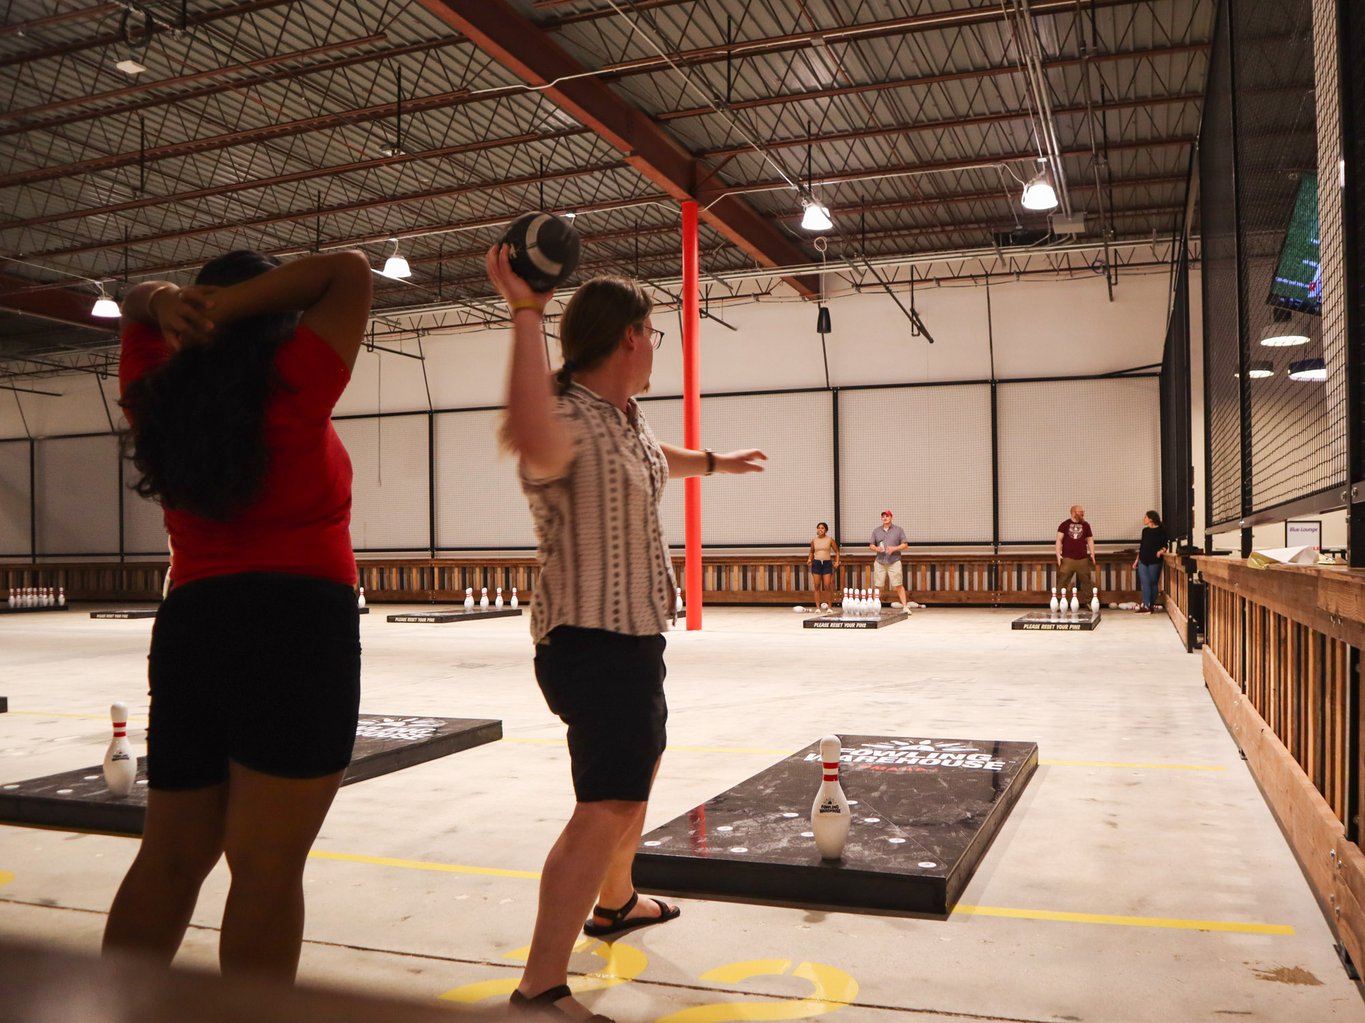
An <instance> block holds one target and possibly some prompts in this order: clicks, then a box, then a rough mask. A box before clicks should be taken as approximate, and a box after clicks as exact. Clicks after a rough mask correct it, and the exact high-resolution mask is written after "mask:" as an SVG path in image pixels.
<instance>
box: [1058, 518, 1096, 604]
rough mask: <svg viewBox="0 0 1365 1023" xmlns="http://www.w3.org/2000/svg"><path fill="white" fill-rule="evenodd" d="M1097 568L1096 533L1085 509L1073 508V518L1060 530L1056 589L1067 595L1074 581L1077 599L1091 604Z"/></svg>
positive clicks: (1063, 524) (1065, 522)
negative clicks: (1086, 516)
mask: <svg viewBox="0 0 1365 1023" xmlns="http://www.w3.org/2000/svg"><path fill="white" fill-rule="evenodd" d="M1094 567H1095V533H1094V531H1093V530H1091V528H1090V523H1089V522H1086V521H1085V509H1084V508H1083V507H1081V506H1080V505H1079V504H1073V505H1072V506H1071V518H1069V519H1067V520H1066V521H1064V522H1063V523H1062V524H1061V525H1060V526H1058V527H1057V587H1058V589H1059V590H1061V592H1062V593H1066V590H1067V587H1069V586H1070V585H1071V582H1072V580H1073V579H1074V580H1075V581H1076V587H1077V591H1078V592H1077V599H1079V600H1080V602H1081V604H1083V605H1084V604H1089V603H1090V596H1091V592H1090V591H1091V588H1092V587H1093V585H1094V584H1093V583H1092V582H1091V579H1092V578H1093V576H1092V575H1091V574H1090V570H1091V569H1092V568H1094Z"/></svg>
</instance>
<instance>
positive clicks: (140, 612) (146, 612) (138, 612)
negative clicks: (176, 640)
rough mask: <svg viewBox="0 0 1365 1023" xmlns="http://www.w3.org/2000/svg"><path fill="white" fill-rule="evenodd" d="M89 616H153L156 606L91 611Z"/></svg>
mask: <svg viewBox="0 0 1365 1023" xmlns="http://www.w3.org/2000/svg"><path fill="white" fill-rule="evenodd" d="M90 617H91V618H100V619H105V618H118V619H123V618H155V617H156V608H154V607H130V608H128V609H127V610H126V611H91V612H90Z"/></svg>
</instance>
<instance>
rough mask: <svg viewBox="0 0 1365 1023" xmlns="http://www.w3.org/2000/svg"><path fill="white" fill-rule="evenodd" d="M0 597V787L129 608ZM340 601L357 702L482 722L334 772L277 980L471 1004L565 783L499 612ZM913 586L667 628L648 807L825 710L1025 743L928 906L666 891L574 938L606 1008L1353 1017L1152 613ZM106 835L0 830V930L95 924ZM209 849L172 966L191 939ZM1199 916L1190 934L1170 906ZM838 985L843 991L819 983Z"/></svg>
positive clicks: (1342, 984)
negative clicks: (678, 913)
mask: <svg viewBox="0 0 1365 1023" xmlns="http://www.w3.org/2000/svg"><path fill="white" fill-rule="evenodd" d="M79 610H80V609H77V613H67V614H53V615H31V616H15V617H12V618H0V695H5V696H8V697H9V701H10V713H9V714H8V715H4V716H0V783H4V782H8V781H16V780H20V779H23V778H30V777H36V776H39V775H44V774H49V773H54V772H57V771H64V770H70V769H73V768H78V767H83V766H88V765H92V764H95V763H98V762H99V761H100V759H101V757H102V756H103V751H104V747H105V744H106V743H107V741H108V724H107V720H108V719H107V716H106V708H107V705H108V704H109V703H110V702H111V701H112V700H115V699H123V700H126V702H128V704H129V706H130V710H131V714H132V717H131V723H132V728H131V732H132V738H133V739H134V741H135V742H140V740H141V734H142V732H141V730H142V726H144V725H145V722H146V718H145V714H146V697H145V693H144V690H145V655H146V647H147V637H148V635H149V633H150V629H151V622H150V621H92V620H90V619H89V618H88V617H86V615H84V614H83V613H79ZM394 610H397V608H394V607H382V606H377V607H375V608H374V612H375V613H372V614H370V615H368V616H367V617H366V618H365V619H364V620H363V626H362V632H363V641H364V646H365V674H364V696H363V700H362V709H363V710H364V711H366V712H368V713H379V714H426V715H436V716H447V717H491V718H500V719H502V720H503V722H504V728H505V735H506V738H505V739H504V740H503V741H501V742H498V743H493V744H491V745H487V746H483V747H480V748H478V749H475V750H471V751H467V752H464V753H460V754H457V755H455V756H452V757H447V758H444V759H441V760H437V761H434V762H432V763H428V764H425V765H421V766H419V767H416V768H411V769H409V770H406V771H401V772H398V773H396V774H390V775H386V776H384V777H381V778H377V779H373V780H371V781H366V782H362V783H360V784H357V785H352V786H349V787H347V788H344V789H342V791H341V793H340V795H339V796H338V798H337V801H336V804H335V806H334V808H333V810H332V813H331V815H330V817H329V818H328V820H327V823H326V824H325V826H324V828H323V832H322V835H321V837H320V838H319V840H318V842H317V845H316V847H315V853H314V858H313V860H312V862H311V863H310V866H309V870H308V874H307V884H308V890H309V903H308V912H309V916H308V924H307V932H306V943H305V947H304V951H303V965H302V969H301V978H302V979H305V980H308V981H315V982H322V983H328V984H335V985H341V986H348V985H349V986H358V987H360V988H363V989H367V990H372V991H382V992H384V993H387V994H397V995H401V996H405V997H409V998H414V999H419V1000H427V1001H431V1000H435V999H439V998H443V997H444V998H448V999H451V1000H455V1001H465V1002H470V1003H482V1004H483V1005H486V1006H494V1005H496V1004H498V1002H499V1001H500V1000H501V998H503V997H505V994H506V992H507V991H508V990H510V988H511V986H512V985H513V984H514V983H515V978H516V976H517V962H518V956H519V955H520V954H522V953H523V952H524V946H525V945H526V943H527V941H528V940H529V935H530V929H531V923H532V918H533V913H534V910H535V897H536V881H535V878H536V876H537V872H538V871H539V869H540V866H541V862H542V860H543V857H544V855H545V852H546V851H547V849H548V848H549V846H550V843H551V842H552V841H553V839H554V837H555V835H556V834H557V833H558V830H559V828H560V827H561V825H562V823H563V821H564V819H565V818H566V816H567V814H568V811H569V808H570V804H571V800H572V794H571V789H570V784H569V774H568V763H567V755H566V752H565V750H564V747H563V745H562V742H561V735H562V732H561V728H560V726H559V724H558V722H557V721H556V720H555V719H554V718H552V717H551V715H550V714H549V712H548V711H546V709H545V707H544V705H543V703H542V702H541V699H540V696H539V693H538V691H537V690H536V687H535V684H534V681H533V679H532V676H531V670H530V654H531V650H530V644H529V640H528V635H527V624H526V620H525V619H524V618H522V619H502V620H496V621H489V622H475V623H468V624H464V623H461V624H452V625H397V624H388V623H386V622H385V621H384V614H385V613H386V612H389V613H391V612H393V611H394ZM1019 613H1021V612H1020V611H1017V610H1000V611H989V610H968V609H961V610H957V609H946V608H930V609H928V610H926V611H922V612H918V613H916V615H915V616H914V617H913V618H912V619H911V620H910V621H908V622H905V623H903V624H900V625H897V626H894V627H891V628H887V629H882V630H878V631H875V632H873V631H857V632H839V631H829V632H825V631H813V630H803V629H802V628H801V623H800V618H799V617H798V616H797V615H794V614H792V613H791V612H790V611H789V610H782V609H748V608H745V609H730V608H713V609H708V610H707V612H706V629H705V631H704V632H702V633H686V632H678V633H674V634H672V635H671V636H670V640H669V652H668V665H669V679H668V693H669V702H670V706H671V719H670V721H669V736H670V740H671V747H670V752H669V753H668V755H667V756H666V758H665V761H664V767H663V770H662V771H661V773H660V777H659V781H658V785H657V787H656V790H655V796H654V799H653V801H652V803H651V810H650V816H649V820H648V822H647V827H653V826H656V825H657V824H660V823H663V822H664V821H666V820H669V819H671V818H673V817H675V816H677V815H678V814H680V813H682V812H684V811H686V810H687V809H688V808H690V807H692V806H693V805H695V804H697V803H699V802H702V801H703V800H705V799H707V798H708V797H710V796H712V795H714V794H715V793H717V792H719V791H720V790H722V789H725V788H727V787H729V786H730V785H732V784H734V783H735V782H737V781H740V780H742V779H744V778H746V777H748V776H750V775H752V774H754V773H756V772H757V771H759V770H760V769H762V768H763V767H765V766H767V765H768V764H770V763H771V762H773V761H775V760H777V759H778V758H779V757H781V756H783V755H785V754H787V753H789V752H791V751H792V750H794V749H797V748H798V747H801V746H803V745H805V744H806V743H808V742H810V741H812V740H813V739H814V738H817V737H818V736H819V735H821V734H823V733H826V732H830V731H833V732H847V733H853V734H857V733H864V734H893V735H904V736H913V737H916V738H922V737H951V738H972V739H1018V740H1033V741H1036V742H1037V743H1038V744H1039V747H1040V751H1041V759H1042V766H1041V767H1040V769H1039V770H1038V773H1037V774H1036V775H1035V777H1034V779H1033V780H1032V781H1031V782H1030V784H1029V786H1028V788H1027V790H1026V791H1025V793H1024V795H1023V798H1022V800H1021V802H1020V804H1019V806H1018V807H1017V808H1016V809H1015V810H1014V812H1013V814H1012V816H1011V818H1010V819H1009V821H1008V822H1007V823H1006V825H1005V827H1004V829H1003V831H1002V832H1001V834H1000V835H999V837H998V838H997V840H996V842H995V844H994V845H993V846H992V848H991V849H990V851H989V853H988V854H987V856H986V858H985V861H984V862H983V864H982V866H981V868H980V869H979V870H978V872H977V874H976V876H975V878H974V879H973V880H972V882H971V884H970V885H969V887H968V888H967V891H966V893H965V894H964V896H963V898H962V902H961V904H960V905H959V906H958V908H957V911H956V912H955V913H954V914H953V915H952V916H951V918H949V919H948V920H946V921H938V920H925V919H915V918H910V917H895V916H884V915H873V914H861V913H858V914H855V913H826V912H812V911H807V910H796V909H781V908H774V907H770V906H758V905H744V904H739V903H724V902H703V901H694V900H683V901H682V905H683V907H684V909H683V916H682V919H681V920H679V921H678V922H677V923H676V924H671V925H669V926H666V927H660V928H657V929H650V930H646V931H643V932H640V933H638V934H635V935H633V936H630V937H628V938H626V939H624V940H622V941H620V942H618V943H617V944H616V945H615V949H614V953H613V954H612V955H611V956H610V957H609V958H607V950H606V948H605V946H602V945H600V944H599V943H596V942H591V941H585V943H584V945H583V950H582V952H581V953H580V954H578V955H577V956H576V957H575V960H574V968H575V969H576V970H580V971H583V972H584V973H593V974H597V975H598V976H594V977H591V978H588V977H585V978H579V979H578V980H577V981H576V982H575V986H576V987H578V988H579V989H580V990H590V989H592V988H608V987H609V988H610V990H605V991H602V992H601V993H600V994H593V995H590V996H589V997H588V998H587V999H586V1000H587V1001H588V1002H589V1004H591V1005H593V1007H594V1008H596V1009H597V1010H598V1011H600V1012H604V1013H608V1014H610V1015H613V1016H615V1017H617V1018H618V1019H620V1020H622V1021H651V1020H652V1021H664V1020H667V1021H670V1023H708V1021H723V1020H758V1019H763V1020H776V1019H798V1018H819V1019H833V1018H836V1017H837V1018H838V1019H841V1020H850V1021H852V1020H867V1021H872V1023H881V1021H893V1020H903V1021H914V1023H939V1021H949V1020H951V1021H955V1023H960V1021H962V1020H980V1021H993V1020H1009V1021H1016V1023H1017V1021H1041V1020H1072V1021H1080V1020H1084V1021H1087V1023H1093V1021H1123V1023H1130V1021H1131V1023H1142V1021H1152V1023H1172V1021H1175V1023H1184V1021H1194V1020H1213V1019H1225V1018H1230V1017H1235V1018H1238V1019H1242V1020H1248V1021H1255V1020H1265V1021H1276V1023H1281V1021H1291V1020H1292V1021H1314V1023H1316V1021H1325V1020H1365V1006H1363V1005H1362V1000H1361V997H1360V993H1359V991H1358V989H1357V987H1356V985H1355V984H1353V983H1352V982H1350V981H1349V980H1348V979H1347V978H1346V975H1345V973H1344V971H1343V969H1342V967H1341V965H1340V963H1339V962H1338V960H1337V958H1336V955H1335V953H1334V952H1333V948H1332V936H1331V933H1330V932H1329V930H1328V928H1327V927H1326V925H1325V923H1324V922H1323V919H1322V915H1321V913H1320V912H1319V910H1318V908H1317V905H1316V904H1315V903H1314V901H1313V899H1312V896H1311V895H1310V893H1309V890H1308V887H1307V885H1306V884H1305V882H1304V880H1303V877H1302V875H1301V874H1300V872H1299V869H1298V867H1297V865H1296V864H1295V862H1294V859H1293V857H1292V855H1291V854H1290V852H1289V850H1288V848H1287V846H1286V845H1285V842H1284V840H1283V838H1282V837H1281V834H1280V832H1279V830H1278V828H1277V827H1276V825H1275V822H1274V820H1273V819H1272V817H1271V815H1270V813H1269V811H1268V810H1267V809H1266V807H1265V804H1264V802H1263V800H1262V799H1261V796H1260V794H1259V792H1258V791H1257V789H1256V786H1255V783H1254V782H1253V781H1252V779H1251V777H1250V775H1249V774H1248V772H1247V770H1246V766H1245V764H1244V763H1243V762H1242V761H1241V759H1240V758H1239V756H1238V753H1237V750H1236V748H1235V746H1234V745H1233V743H1232V741H1231V740H1230V739H1229V737H1228V735H1227V732H1226V730H1225V729H1224V728H1223V725H1222V723H1221V721H1220V719H1219V717H1218V714H1217V712H1216V710H1215V709H1214V706H1213V704H1212V702H1211V701H1210V699H1209V697H1208V695H1207V693H1206V692H1205V691H1204V688H1203V684H1202V681H1201V679H1200V674H1199V658H1198V657H1197V656H1193V655H1188V654H1186V653H1185V652H1184V651H1183V649H1182V648H1181V646H1180V644H1179V642H1178V641H1177V639H1176V635H1175V632H1174V630H1173V629H1172V628H1171V626H1170V623H1169V622H1168V621H1167V620H1166V619H1165V618H1164V617H1162V616H1151V617H1137V616H1134V615H1131V614H1127V613H1122V612H1112V613H1107V614H1106V616H1105V619H1104V621H1103V623H1102V624H1101V626H1100V628H1099V629H1098V630H1097V631H1095V632H1093V633H1032V632H1012V631H1010V629H1009V621H1010V619H1011V618H1012V617H1014V616H1015V615H1017V614H1019ZM135 847H136V843H135V841H133V840H131V839H127V838H114V837H107V836H100V835H87V834H72V833H67V832H60V831H48V830H40V829H31V828H18V827H6V826H0V907H3V908H0V933H2V934H6V935H15V936H27V937H30V938H35V939H39V940H43V941H49V942H53V943H59V944H61V945H64V946H68V947H77V948H82V949H86V950H93V949H95V948H97V947H98V941H99V935H100V932H101V930H102V928H103V925H104V914H105V912H106V910H107V908H108V906H109V902H110V899H111V898H112V896H113V893H114V890H115V888H116V887H117V885H118V882H119V880H120V879H121V877H122V874H123V871H124V870H125V868H126V867H127V865H128V863H129V861H130V860H131V858H132V856H133V853H134V851H135ZM225 880H226V877H225V873H224V871H223V870H222V868H221V867H220V869H219V870H218V871H216V872H215V873H214V875H213V876H212V877H210V879H209V882H208V884H207V885H206V886H205V891H204V896H203V898H202V899H201V901H200V907H199V911H198V913H197V914H196V916H195V923H194V926H193V927H192V929H191V933H190V936H189V938H188V939H187V942H186V946H185V949H184V951H183V953H182V956H181V960H182V961H184V962H189V963H199V964H206V965H207V964H212V963H213V962H214V957H215V945H216V934H215V931H214V928H215V927H216V924H217V921H218V919H219V917H220V914H221V909H222V901H223V896H224V892H225ZM1210 922H1216V923H1217V926H1218V927H1219V929H1217V930H1207V929H1200V928H1201V927H1208V926H1211V924H1210ZM844 1003H847V1004H844Z"/></svg>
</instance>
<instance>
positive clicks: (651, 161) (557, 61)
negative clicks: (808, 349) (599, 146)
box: [421, 0, 819, 297]
mask: <svg viewBox="0 0 1365 1023" xmlns="http://www.w3.org/2000/svg"><path fill="white" fill-rule="evenodd" d="M421 4H422V6H423V7H425V8H426V9H427V10H429V11H431V12H432V13H433V14H435V15H436V16H437V17H438V18H440V19H441V20H442V21H444V22H445V23H446V24H447V25H449V26H451V27H452V28H454V29H455V30H456V31H458V32H460V33H461V34H462V35H465V36H467V37H468V38H470V39H471V40H473V41H474V43H475V44H476V45H477V46H478V47H479V48H480V49H482V50H483V51H484V52H485V53H487V54H489V55H490V56H492V57H493V58H494V59H495V60H497V61H498V62H499V63H500V64H502V65H503V66H504V67H506V68H507V69H508V70H509V71H511V72H512V73H513V74H516V75H517V76H519V77H520V78H522V79H523V80H524V81H525V82H527V83H528V84H530V85H534V86H543V87H544V88H543V90H542V91H543V92H544V93H545V94H546V95H547V96H549V97H550V98H551V99H552V100H554V102H555V103H557V104H558V105H559V106H560V107H561V108H563V109H564V110H565V111H566V112H568V113H569V114H570V115H571V116H573V117H574V118H576V119H577V120H578V121H579V122H580V123H582V124H585V125H587V126H588V127H589V128H591V129H592V130H593V131H595V132H596V133H597V134H598V135H599V136H600V137H601V138H603V139H604V140H606V141H607V142H609V143H611V144H612V145H613V146H615V147H616V148H617V149H619V150H621V152H623V153H624V154H625V155H626V161H627V162H628V163H630V164H631V165H632V166H633V167H635V169H636V170H638V171H639V172H640V173H641V174H643V175H644V176H645V177H647V178H648V179H649V180H650V181H653V182H654V183H655V184H657V185H658V186H659V187H660V188H662V189H663V190H664V191H665V192H666V193H668V195H670V196H671V197H673V198H674V199H675V200H678V201H682V200H685V199H694V198H696V197H697V193H698V191H699V189H700V182H701V180H702V179H703V178H704V176H705V168H704V167H702V166H701V165H700V163H699V162H698V160H697V159H696V158H695V157H694V156H692V154H690V153H689V152H687V150H686V149H684V148H683V147H682V146H681V145H680V144H679V143H678V142H677V141H676V140H675V139H673V138H672V137H671V136H670V135H669V134H668V133H667V132H665V131H664V130H663V129H662V128H660V127H659V125H657V124H656V123H654V121H652V120H651V119H650V118H649V116H648V115H646V114H645V113H644V112H643V111H641V110H639V109H638V108H636V107H634V106H633V105H631V104H630V103H629V102H627V101H626V100H625V99H623V98H622V97H621V96H619V95H618V94H617V93H615V92H613V91H612V90H611V88H610V87H609V86H607V85H606V84H604V83H603V82H601V81H600V80H598V78H597V77H595V76H593V75H592V74H591V72H590V71H589V69H587V68H585V67H584V66H583V65H582V64H580V63H579V62H578V61H577V60H576V59H575V58H574V57H572V56H570V55H569V53H568V52H567V51H565V50H564V49H563V48H562V47H560V46H559V45H558V44H557V43H556V42H554V40H552V39H550V38H549V37H548V36H547V35H546V34H545V33H544V32H543V31H541V30H540V29H539V28H537V27H536V26H535V24H533V23H532V22H531V21H529V20H527V19H526V18H524V17H523V16H522V15H521V14H519V13H518V12H516V11H515V10H513V9H512V7H511V6H510V5H509V4H507V3H506V2H505V0H421ZM585 74H586V75H587V77H579V76H583V75H585ZM701 215H702V217H703V218H704V219H705V220H706V221H707V222H708V223H709V224H710V225H711V226H712V227H714V228H715V229H716V230H718V231H720V232H721V234H723V235H725V237H727V238H729V239H730V241H732V242H734V243H735V244H736V245H738V246H739V247H740V248H742V249H743V250H744V251H745V252H747V253H749V255H751V256H753V258H755V259H757V260H758V261H759V262H760V263H763V264H765V265H768V266H783V265H792V264H796V263H802V262H805V261H806V259H807V256H806V254H805V251H804V250H803V249H802V248H801V246H800V245H798V244H797V243H796V242H795V241H794V240H793V239H791V238H790V237H789V236H787V235H786V234H784V233H782V232H781V231H779V230H778V229H777V228H775V227H774V226H773V225H772V223H771V222H770V221H769V220H767V219H766V218H764V217H763V216H761V215H760V214H759V213H758V212H757V211H756V210H754V208H753V207H752V206H750V205H749V204H748V203H747V202H745V201H744V200H743V199H741V198H738V197H735V196H729V197H725V198H721V199H720V200H719V201H718V202H717V203H716V204H714V205H711V206H709V207H708V208H705V209H703V211H702V213H701ZM791 284H792V286H793V287H794V288H796V289H797V290H798V291H799V292H800V293H801V294H803V295H806V296H807V297H810V296H813V295H815V294H817V293H818V290H819V288H818V282H816V281H814V280H811V279H809V278H803V279H800V280H793V281H791Z"/></svg>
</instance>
